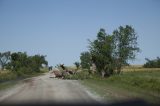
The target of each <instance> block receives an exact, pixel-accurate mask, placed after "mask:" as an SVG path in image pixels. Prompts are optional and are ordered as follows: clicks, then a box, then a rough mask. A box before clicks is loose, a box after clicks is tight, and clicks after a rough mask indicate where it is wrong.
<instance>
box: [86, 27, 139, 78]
mask: <svg viewBox="0 0 160 106" xmlns="http://www.w3.org/2000/svg"><path fill="white" fill-rule="evenodd" d="M89 44H90V45H89V51H90V54H91V60H92V62H93V63H95V65H96V68H97V70H98V72H100V73H101V75H102V77H104V76H105V75H107V76H110V75H111V74H113V73H117V74H119V73H120V72H121V68H122V67H123V66H125V65H127V64H128V60H133V59H135V56H136V52H139V48H138V47H137V36H136V33H135V31H134V29H133V28H132V27H131V26H129V25H126V26H125V27H122V26H120V27H119V29H118V30H114V31H113V34H112V35H109V34H107V33H106V32H105V30H104V29H100V31H99V32H98V34H97V39H96V40H94V41H89ZM115 70H116V71H115Z"/></svg>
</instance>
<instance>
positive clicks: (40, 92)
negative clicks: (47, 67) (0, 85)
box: [0, 73, 102, 104]
mask: <svg viewBox="0 0 160 106" xmlns="http://www.w3.org/2000/svg"><path fill="white" fill-rule="evenodd" d="M48 102H50V103H60V104H63V103H65V104H66V103H102V99H101V98H100V97H98V96H97V95H94V94H92V93H91V92H90V91H89V90H87V88H85V87H84V86H82V85H81V84H80V83H79V82H78V81H76V80H61V79H53V78H49V73H47V74H45V75H42V76H38V77H33V78H29V79H26V80H24V81H23V83H21V84H18V85H17V86H16V87H14V88H12V89H9V90H5V91H1V92H0V103H3V104H7V103H10V104H14V103H48Z"/></svg>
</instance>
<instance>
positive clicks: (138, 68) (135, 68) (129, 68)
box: [122, 65, 160, 72]
mask: <svg viewBox="0 0 160 106" xmlns="http://www.w3.org/2000/svg"><path fill="white" fill-rule="evenodd" d="M122 71H123V72H130V71H160V68H143V66H142V65H131V66H126V67H124V68H123V69H122Z"/></svg>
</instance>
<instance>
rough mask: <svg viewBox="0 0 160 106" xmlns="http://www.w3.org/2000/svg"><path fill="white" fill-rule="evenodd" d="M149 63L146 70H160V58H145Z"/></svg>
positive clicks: (145, 65) (146, 64)
mask: <svg viewBox="0 0 160 106" xmlns="http://www.w3.org/2000/svg"><path fill="white" fill-rule="evenodd" d="M145 60H146V61H147V62H146V63H145V64H144V65H143V67H145V68H160V58H159V57H157V58H156V59H153V60H150V59H148V58H145Z"/></svg>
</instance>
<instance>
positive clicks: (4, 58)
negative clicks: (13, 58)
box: [0, 51, 10, 70]
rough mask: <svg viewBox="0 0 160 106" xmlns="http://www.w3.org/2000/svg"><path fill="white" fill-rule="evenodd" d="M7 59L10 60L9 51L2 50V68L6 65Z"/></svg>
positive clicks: (0, 59)
mask: <svg viewBox="0 0 160 106" xmlns="http://www.w3.org/2000/svg"><path fill="white" fill-rule="evenodd" d="M9 60H10V51H8V52H4V53H0V65H1V67H2V70H3V69H4V67H5V66H6V65H7V63H8V62H9Z"/></svg>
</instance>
